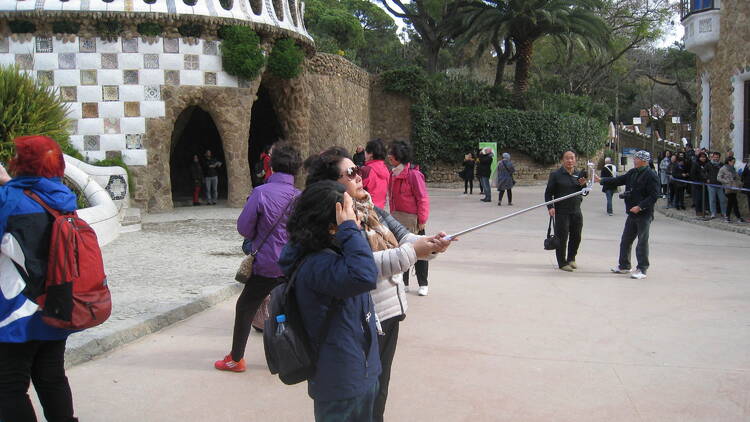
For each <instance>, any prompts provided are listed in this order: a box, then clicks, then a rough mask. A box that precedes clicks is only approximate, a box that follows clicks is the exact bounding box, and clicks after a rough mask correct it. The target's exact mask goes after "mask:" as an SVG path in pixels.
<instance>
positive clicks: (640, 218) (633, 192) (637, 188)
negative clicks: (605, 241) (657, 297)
mask: <svg viewBox="0 0 750 422" xmlns="http://www.w3.org/2000/svg"><path fill="white" fill-rule="evenodd" d="M634 158H635V160H634V162H635V168H634V169H632V170H630V171H629V172H627V173H625V174H623V175H622V176H618V177H605V178H603V179H601V183H602V185H604V186H605V187H617V186H622V185H625V192H623V193H622V195H621V196H622V197H624V199H625V209H627V210H628V218H627V220H625V228H624V229H623V231H622V239H621V240H620V262H619V264H618V265H617V266H616V267H614V268H612V272H614V273H618V274H627V273H630V251H631V249H632V246H633V241H635V239H636V237H637V238H638V245H637V246H636V247H635V256H636V258H637V259H638V267H637V268H636V270H635V271H633V272H632V273H631V274H630V277H631V278H635V279H638V280H642V279H644V278H646V270H648V267H649V261H648V235H649V228H650V227H651V222H652V221H653V220H654V207H655V206H656V200H657V199H658V198H659V194H660V192H659V189H660V185H659V176H657V175H656V172H655V171H653V170H651V169H650V168H649V167H648V162H649V160H650V159H651V154H649V153H648V152H647V151H638V152H636V153H635V157H634Z"/></svg>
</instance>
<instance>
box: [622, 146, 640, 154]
mask: <svg viewBox="0 0 750 422" xmlns="http://www.w3.org/2000/svg"><path fill="white" fill-rule="evenodd" d="M637 151H638V148H629V147H628V148H623V149H622V155H634V154H635V153H636V152H637Z"/></svg>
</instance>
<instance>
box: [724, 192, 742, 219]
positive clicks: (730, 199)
mask: <svg viewBox="0 0 750 422" xmlns="http://www.w3.org/2000/svg"><path fill="white" fill-rule="evenodd" d="M732 211H734V215H736V216H737V218H742V216H741V215H740V203H739V202H738V201H737V194H736V193H728V194H727V218H729V216H730V215H732Z"/></svg>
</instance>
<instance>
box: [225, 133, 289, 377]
mask: <svg viewBox="0 0 750 422" xmlns="http://www.w3.org/2000/svg"><path fill="white" fill-rule="evenodd" d="M301 161H302V160H301V158H300V155H299V153H298V152H297V150H296V149H294V148H293V147H292V146H289V145H284V144H282V145H279V146H277V147H276V148H275V150H274V153H273V156H272V157H271V167H272V168H273V170H274V173H273V174H272V175H271V177H270V178H269V179H268V182H267V183H265V184H263V185H261V186H258V187H257V188H255V189H253V191H252V193H251V194H250V197H249V198H248V199H247V203H246V204H245V207H244V208H243V210H242V213H241V214H240V217H239V219H238V220H237V231H238V232H239V233H240V234H241V235H242V236H243V237H244V238H245V242H244V243H243V245H242V250H243V251H244V252H245V254H251V253H254V254H255V261H254V262H253V268H252V275H251V276H250V279H249V280H248V281H247V283H245V287H244V288H243V289H242V293H240V296H239V298H237V304H236V306H235V315H234V330H233V333H232V350H231V351H230V353H229V354H228V355H226V356H225V357H224V359H222V360H218V361H216V362H215V363H214V367H215V368H216V369H219V370H223V371H232V372H243V371H244V370H245V359H244V356H245V347H246V346H247V339H248V336H249V335H250V329H251V324H252V321H253V317H254V316H255V314H256V312H257V311H258V308H259V307H260V306H261V304H262V303H263V301H264V299H265V298H266V296H268V294H269V293H270V292H271V290H272V289H273V288H274V287H276V286H277V285H278V284H279V283H281V282H282V281H283V280H284V279H283V277H284V273H283V271H282V270H281V268H280V267H279V265H278V263H277V261H278V259H279V255H280V253H281V249H282V248H283V247H284V245H285V244H286V243H287V231H286V224H287V219H288V218H289V214H291V209H292V207H293V202H294V199H295V198H296V197H297V195H299V191H298V190H297V189H296V188H295V187H294V176H295V175H296V174H297V172H298V171H299V168H300V166H301V165H302V162H301Z"/></svg>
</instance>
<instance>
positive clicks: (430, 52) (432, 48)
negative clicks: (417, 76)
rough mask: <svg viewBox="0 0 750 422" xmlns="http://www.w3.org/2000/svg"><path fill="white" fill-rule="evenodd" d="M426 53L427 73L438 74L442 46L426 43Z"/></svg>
mask: <svg viewBox="0 0 750 422" xmlns="http://www.w3.org/2000/svg"><path fill="white" fill-rule="evenodd" d="M424 53H425V57H426V58H427V72H428V73H436V72H437V70H438V58H439V56H440V46H439V45H438V44H437V43H435V44H432V43H425V44H424Z"/></svg>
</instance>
